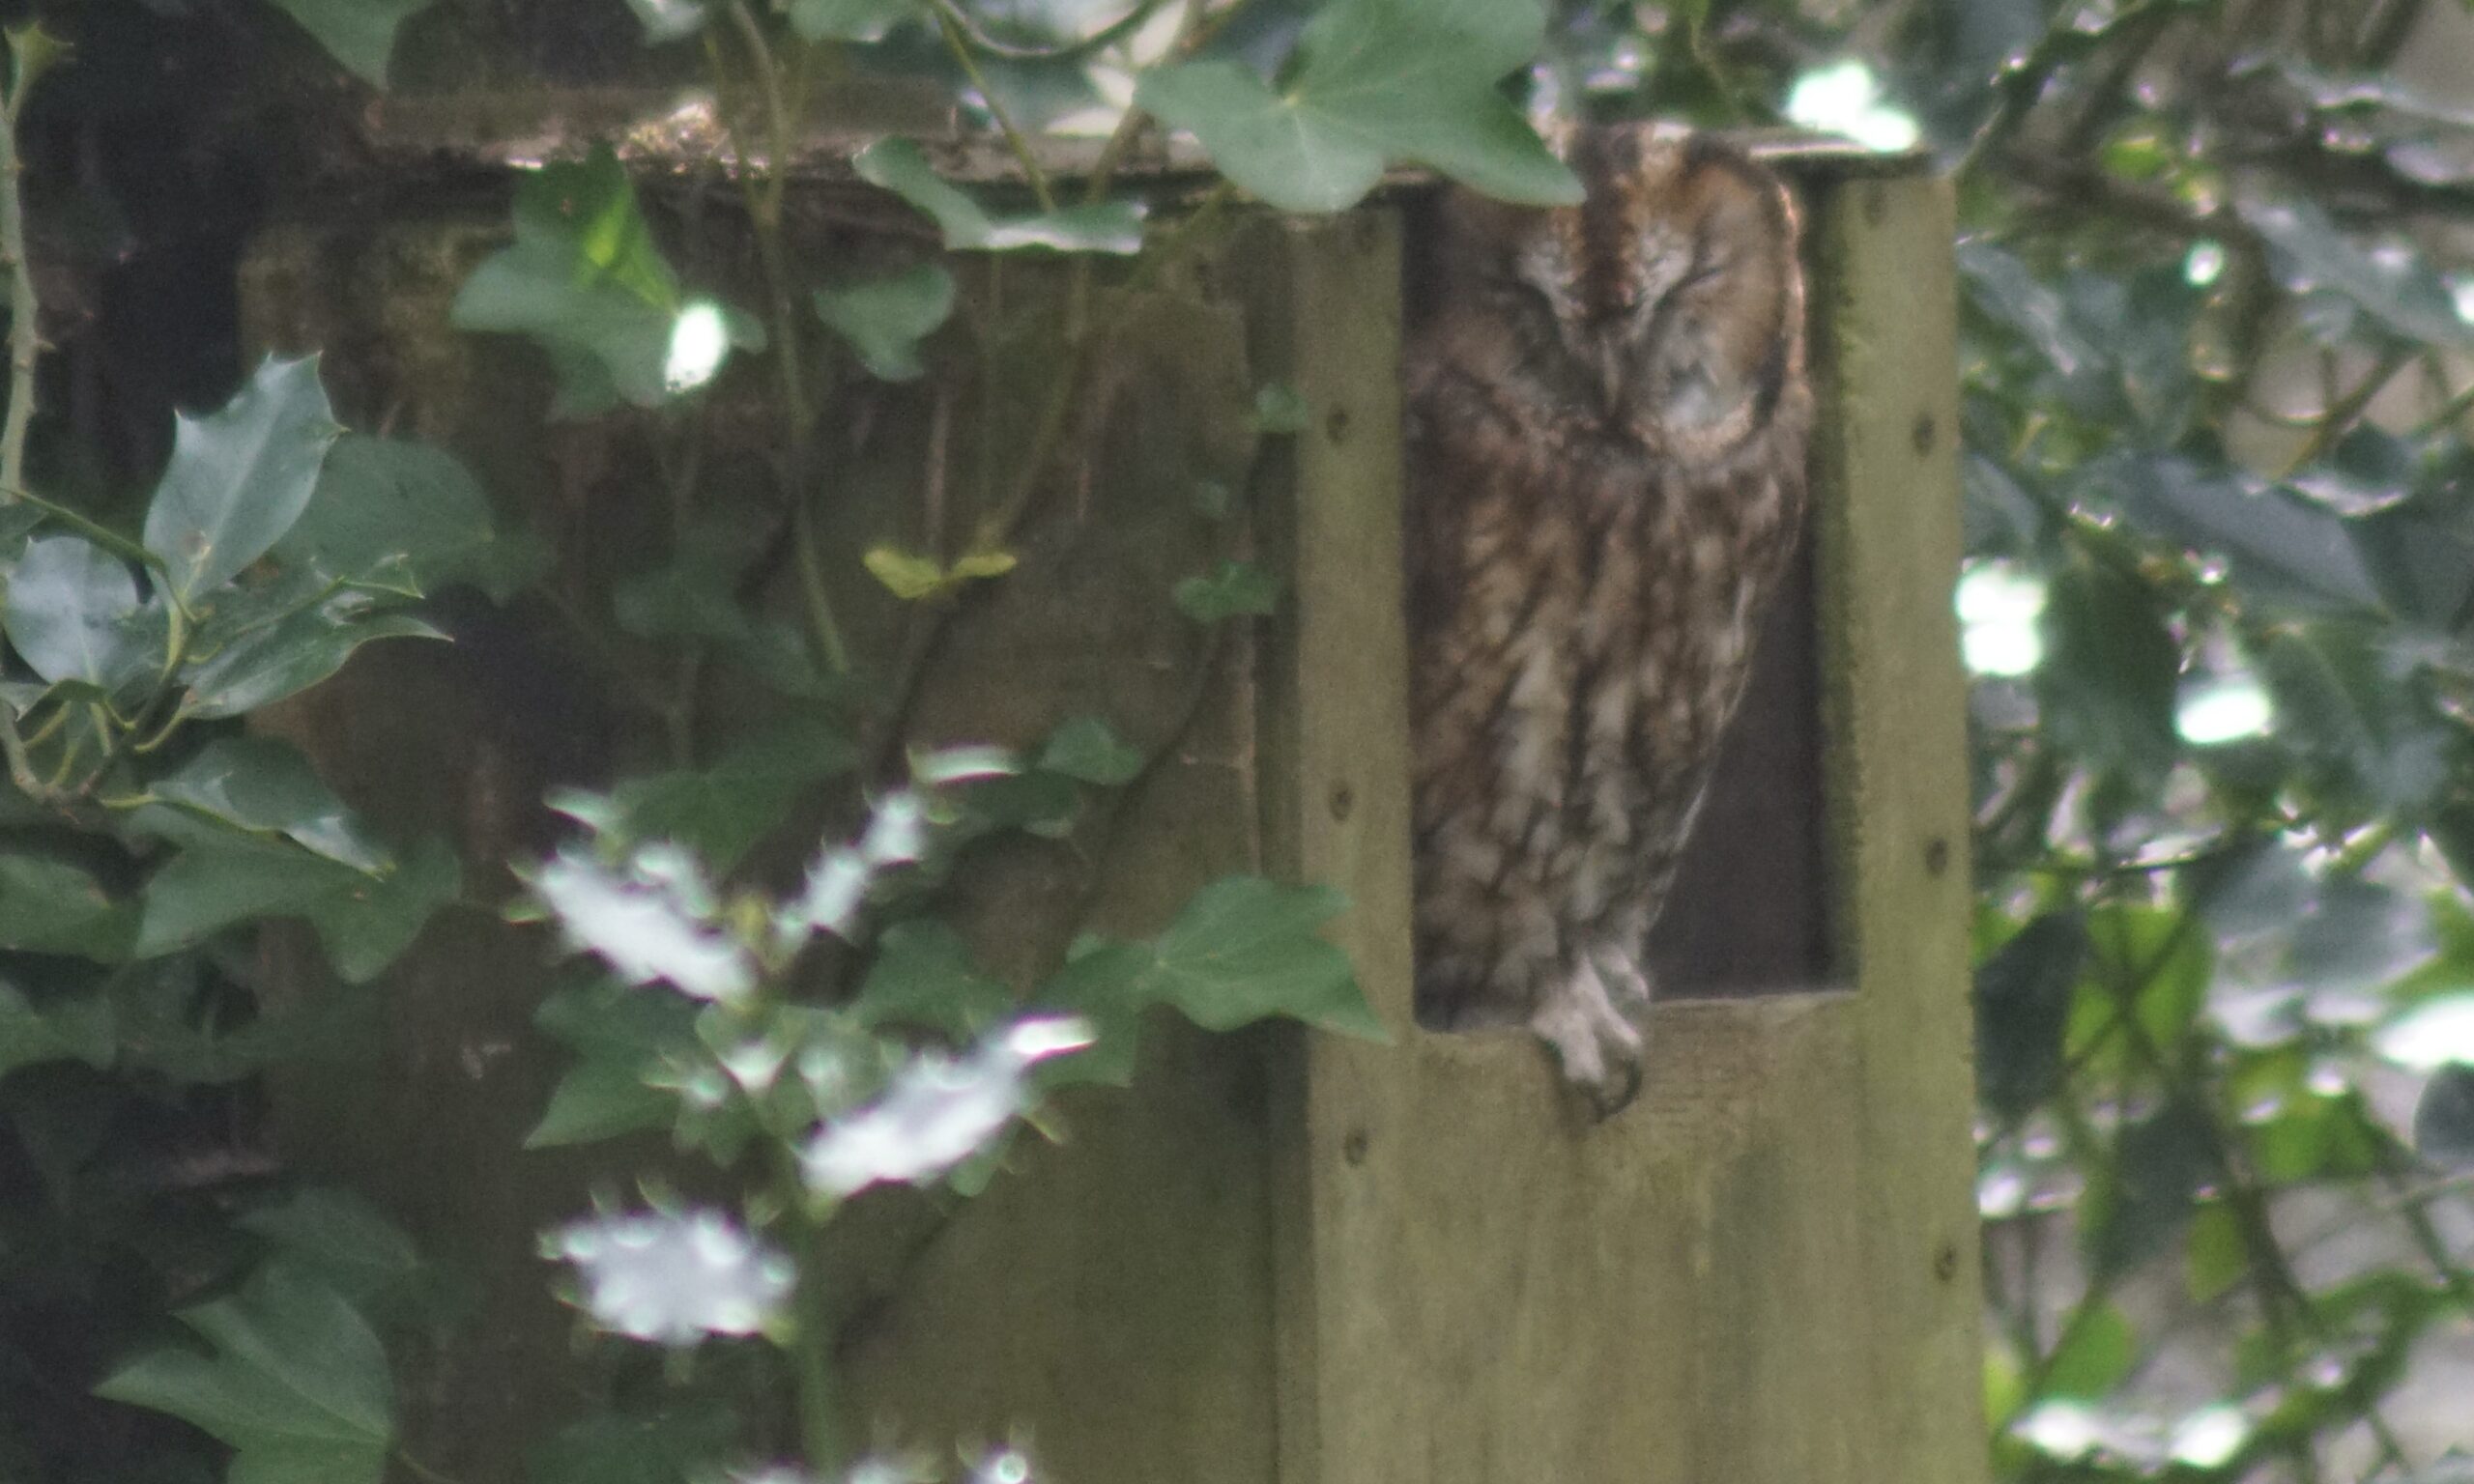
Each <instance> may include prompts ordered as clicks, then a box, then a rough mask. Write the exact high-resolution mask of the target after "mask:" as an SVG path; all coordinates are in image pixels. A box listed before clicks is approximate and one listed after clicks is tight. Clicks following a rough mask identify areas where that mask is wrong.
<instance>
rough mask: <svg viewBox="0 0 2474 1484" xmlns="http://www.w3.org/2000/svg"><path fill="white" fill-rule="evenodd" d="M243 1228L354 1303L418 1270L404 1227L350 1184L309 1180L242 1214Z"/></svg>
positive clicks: (364, 1303)
mask: <svg viewBox="0 0 2474 1484" xmlns="http://www.w3.org/2000/svg"><path fill="white" fill-rule="evenodd" d="M237 1224H238V1225H239V1226H240V1227H241V1228H242V1229H243V1230H245V1231H251V1232H255V1233H257V1234H258V1235H259V1236H261V1237H264V1238H265V1239H267V1240H268V1241H271V1242H273V1243H274V1244H275V1246H276V1247H277V1248H278V1249H279V1250H280V1251H282V1252H283V1253H284V1254H285V1255H287V1256H288V1257H290V1258H291V1259H292V1260H294V1261H296V1262H299V1263H302V1264H304V1265H306V1266H307V1267H308V1268H309V1269H310V1270H313V1271H314V1272H315V1273H316V1275H317V1276H318V1277H319V1278H320V1279H322V1280H323V1281H325V1282H326V1283H327V1284H328V1285H329V1286H330V1287H331V1288H332V1289H334V1291H335V1292H336V1293H337V1294H338V1295H340V1296H342V1298H343V1299H344V1301H346V1302H347V1303H350V1304H352V1305H354V1306H355V1307H356V1308H361V1309H366V1308H367V1306H368V1305H369V1304H370V1303H371V1302H373V1301H374V1300H376V1299H380V1298H381V1297H382V1296H383V1295H385V1294H386V1293H387V1292H388V1290H390V1289H393V1288H396V1287H398V1286H399V1285H401V1284H403V1283H405V1282H406V1281H407V1280H409V1279H410V1278H411V1277H412V1276H413V1275H414V1274H415V1273H416V1272H417V1271H419V1270H420V1254H419V1253H418V1252H417V1251H416V1250H415V1249H414V1247H413V1240H412V1239H411V1238H410V1237H407V1236H405V1235H404V1233H403V1230H402V1228H400V1227H398V1226H396V1225H395V1223H394V1222H392V1221H390V1220H388V1218H387V1216H386V1214H385V1213H383V1212H381V1211H379V1209H378V1208H377V1207H375V1206H372V1205H371V1204H369V1203H368V1202H367V1201H365V1200H362V1199H361V1198H360V1196H358V1195H355V1194H353V1193H352V1192H351V1191H349V1190H337V1189H331V1188H326V1187H321V1186H315V1185H313V1186H310V1187H308V1188H305V1189H302V1190H296V1191H294V1192H293V1193H292V1194H291V1195H290V1196H288V1197H286V1198H285V1199H283V1200H282V1201H280V1202H277V1203H275V1204H273V1205H271V1206H261V1207H259V1208H257V1209H256V1210H254V1211H251V1212H249V1213H246V1214H245V1215H243V1216H242V1217H241V1218H240V1220H239V1222H238V1223H237Z"/></svg>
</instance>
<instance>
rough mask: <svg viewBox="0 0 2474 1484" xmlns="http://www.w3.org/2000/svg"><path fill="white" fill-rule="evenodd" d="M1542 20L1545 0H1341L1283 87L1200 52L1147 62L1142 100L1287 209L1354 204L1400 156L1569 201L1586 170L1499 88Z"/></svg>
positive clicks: (1512, 193)
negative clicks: (1541, 135)
mask: <svg viewBox="0 0 2474 1484" xmlns="http://www.w3.org/2000/svg"><path fill="white" fill-rule="evenodd" d="M1545 21H1546V17H1545V14H1544V9H1543V7H1542V6H1541V5H1540V4H1539V0H1423V3H1411V0H1335V3H1333V4H1330V5H1327V6H1325V7H1323V8H1322V9H1321V10H1319V11H1317V12H1315V14H1314V16H1313V18H1312V19H1310V20H1309V21H1308V22H1307V24H1306V28H1305V31H1304V33H1303V34H1302V35H1301V36H1300V37H1299V39H1298V43H1297V51H1296V55H1295V56H1294V57H1293V58H1292V59H1291V61H1290V63H1289V65H1288V66H1287V68H1285V69H1284V70H1283V71H1282V74H1281V76H1280V82H1279V85H1278V86H1277V87H1273V86H1269V85H1266V84H1265V83H1264V82H1263V81H1262V79H1261V78H1260V77H1258V76H1257V75H1255V73H1254V72H1253V71H1251V69H1249V68H1248V67H1247V66H1246V65H1245V64H1244V63H1241V62H1237V61H1204V62H1191V63H1185V64H1182V65H1178V66H1173V67H1168V68H1164V69H1161V70H1158V71H1151V72H1148V73H1145V74H1144V75H1143V77H1142V81H1141V86H1140V89H1139V90H1138V91H1137V92H1136V101H1137V102H1138V103H1140V105H1141V106H1142V107H1144V108H1147V109H1149V110H1150V111H1151V112H1153V113H1155V114H1157V115H1159V116H1160V118H1161V119H1162V120H1164V121H1165V122H1166V123H1168V124H1170V125H1172V126H1174V127H1176V128H1185V129H1191V130H1192V131H1193V132H1194V136H1195V137H1196V138H1198V139H1200V140H1201V141H1202V143H1203V146H1204V148H1206V149H1208V150H1210V151H1211V155H1212V159H1213V161H1214V162H1215V163H1216V164H1218V165H1219V166H1220V168H1221V169H1222V170H1223V171H1225V172H1226V173H1227V175H1228V178H1229V179H1230V180H1233V181H1235V182H1236V183H1237V184H1238V185H1243V186H1244V187H1246V189H1248V190H1249V191H1251V192H1252V193H1253V194H1255V195H1257V196H1260V197H1261V198H1262V199H1263V200H1265V201H1268V202H1270V203H1271V204H1272V205H1274V206H1277V207H1280V208H1281V209H1282V210H1285V211H1292V212H1336V211H1339V210H1341V209H1342V208H1345V207H1349V206H1353V205H1355V204H1356V203H1357V202H1358V201H1359V200H1360V199H1361V198H1362V197H1364V196H1365V195H1366V192H1367V191H1368V190H1371V189H1372V188H1373V187H1374V184H1375V182H1376V181H1377V180H1378V179H1380V178H1381V176H1382V174H1383V167H1384V166H1385V165H1386V164H1388V163H1391V162H1393V161H1395V160H1409V161H1414V162H1416V163H1419V164H1423V165H1429V166H1431V167H1433V168H1434V169H1437V170H1440V171H1442V172H1444V173H1445V174H1447V175H1450V176H1453V177H1455V178H1457V179H1459V180H1462V181H1465V182H1467V183H1468V184H1470V185H1475V186H1477V187H1478V188H1479V189H1481V190H1483V191H1485V192H1487V193H1488V194H1490V195H1497V196H1502V197H1504V198H1506V199H1508V200H1514V201H1524V202H1530V203H1534V204H1538V205H1548V206H1569V205H1571V204H1573V203H1574V202H1577V201H1578V200H1579V199H1580V184H1579V182H1578V181H1576V180H1575V179H1574V178H1573V177H1572V174H1571V172H1570V171H1568V170H1567V169H1566V168H1564V166H1563V164H1562V163H1561V162H1560V161H1558V160H1557V159H1556V158H1555V157H1553V156H1552V155H1550V154H1548V153H1547V151H1546V149H1545V147H1544V146H1543V145H1541V144H1540V143H1539V139H1538V136H1537V134H1536V133H1535V132H1533V131H1532V130H1531V129H1530V128H1529V126H1528V125H1527V124H1525V123H1523V122H1522V121H1521V118H1520V115H1519V113H1518V111H1517V110H1515V109H1514V108H1513V107H1512V106H1511V104H1510V102H1508V101H1507V100H1505V99H1504V98H1503V97H1502V95H1501V94H1499V93H1498V92H1497V91H1496V90H1495V84H1496V83H1497V82H1498V81H1499V80H1500V79H1501V78H1502V77H1503V75H1504V74H1505V73H1506V72H1509V71H1512V70H1513V69H1515V68H1518V67H1521V66H1524V65H1525V64H1527V63H1528V62H1529V60H1530V59H1531V58H1532V57H1534V56H1536V55H1537V53H1538V47H1539V41H1540V39H1541V37H1542V35H1543V32H1544V28H1545Z"/></svg>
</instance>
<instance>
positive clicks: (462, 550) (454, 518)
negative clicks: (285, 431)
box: [274, 433, 547, 603]
mask: <svg viewBox="0 0 2474 1484" xmlns="http://www.w3.org/2000/svg"><path fill="white" fill-rule="evenodd" d="M274 550H275V556H276V557H277V558H279V559H282V560H286V561H296V562H302V563H305V564H308V565H311V566H314V567H315V568H317V569H318V570H320V571H323V572H326V573H328V574H330V575H331V576H334V577H339V578H351V579H363V578H369V577H372V576H376V575H379V574H383V573H386V572H388V571H392V570H396V569H397V568H398V567H400V568H401V569H403V570H407V571H409V572H410V573H411V574H412V577H413V580H414V582H415V583H416V584H417V585H418V586H419V588H420V590H421V591H423V592H435V591H437V590H438V589H440V588H442V587H445V586H447V585H451V584H454V583H470V584H472V585H474V586H475V587H478V588H479V589H481V591H483V592H485V593H488V594H489V595H490V597H491V598H493V599H495V600H497V601H499V602H502V603H503V602H505V601H506V600H507V599H508V598H509V597H511V596H513V595H514V594H515V592H516V590H517V589H519V588H521V587H523V586H525V585H528V584H530V583H531V582H532V579H533V578H534V576H536V575H537V574H538V573H539V571H540V570H541V568H542V566H543V564H544V563H545V562H546V560H547V553H546V552H545V551H544V550H543V548H542V547H541V546H540V544H539V543H538V542H535V541H532V540H531V539H529V538H519V537H509V536H503V535H501V534H500V533H499V531H498V529H497V526H496V520H495V517H494V516H493V513H492V511H491V509H490V501H489V497H488V496H486V495H484V494H482V493H481V487H480V485H479V484H478V483H477V482H475V480H474V478H473V475H472V474H471V473H470V472H469V471H467V470H466V469H465V468H464V466H463V465H462V464H461V463H459V462H457V460H456V458H455V457H454V455H452V454H450V453H448V452H446V450H445V449H443V448H439V447H436V446H434V445H432V444H429V443H416V442H402V441H399V440H394V439H384V438H364V437H361V436H360V435H358V434H350V433H348V434H346V435H344V437H343V438H342V439H341V440H339V441H338V442H336V444H335V446H334V447H333V448H332V449H331V451H329V453H328V454H327V462H326V466H325V468H324V469H322V470H321V471H319V475H318V484H317V489H316V492H315V493H314V494H313V495H311V496H310V499H309V504H308V508H307V509H305V510H303V511H302V515H301V519H300V520H299V521H298V522H296V523H295V524H294V526H293V528H292V529H291V530H290V531H289V532H288V533H287V534H286V535H285V536H284V538H283V539H282V540H281V541H279V542H277V543H276V544H275V549H274Z"/></svg>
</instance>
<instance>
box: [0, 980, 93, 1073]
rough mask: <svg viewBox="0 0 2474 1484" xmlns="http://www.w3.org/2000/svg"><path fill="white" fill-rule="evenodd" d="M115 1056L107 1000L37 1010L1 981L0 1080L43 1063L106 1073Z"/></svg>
mask: <svg viewBox="0 0 2474 1484" xmlns="http://www.w3.org/2000/svg"><path fill="white" fill-rule="evenodd" d="M118 1050H119V1037H118V1034H117V1028H116V1026H115V1025H114V1022H113V1015H112V1004H111V1001H110V1000H108V999H106V998H104V997H103V996H101V995H99V994H89V995H74V996H70V997H67V998H63V999H60V1000H58V1001H57V1002H55V1003H50V1004H45V1005H43V1006H41V1007H37V1006H36V1005H35V1004H34V1003H33V1002H31V1001H29V1000H28V999H27V998H26V996H25V994H24V993H23V992H22V991H20V990H19V989H18V988H17V986H16V985H12V984H9V983H8V982H6V981H0V1077H5V1076H7V1075H8V1074H9V1073H10V1072H12V1071H14V1070H16V1069H18V1068H20V1067H32V1066H35V1065H38V1064H39V1063H43V1062H59V1061H78V1062H83V1063H85V1064H86V1065H87V1066H89V1067H99V1068H100V1067H108V1066H110V1065H111V1064H112V1057H113V1056H114V1054H115V1053H117V1051H118Z"/></svg>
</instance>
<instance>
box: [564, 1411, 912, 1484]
mask: <svg viewBox="0 0 2474 1484" xmlns="http://www.w3.org/2000/svg"><path fill="white" fill-rule="evenodd" d="M737 1439H738V1418H737V1417H736V1415H734V1413H732V1412H731V1410H730V1409H729V1408H728V1407H726V1406H721V1405H717V1404H705V1405H703V1406H698V1407H694V1408H688V1409H682V1410H680V1411H676V1412H664V1413H654V1414H652V1415H649V1416H633V1415H624V1416H622V1415H616V1414H613V1415H608V1416H598V1417H588V1418H587V1419H585V1420H584V1421H582V1422H575V1423H571V1424H569V1425H568V1426H566V1427H562V1428H561V1429H560V1430H559V1431H557V1432H556V1433H553V1434H551V1435H550V1437H548V1438H547V1439H545V1440H543V1441H541V1442H539V1443H536V1444H535V1445H534V1446H533V1447H532V1449H531V1450H530V1451H529V1452H528V1453H527V1454H526V1455H525V1460H524V1471H525V1474H526V1476H527V1477H528V1478H530V1479H532V1484H690V1481H691V1480H698V1479H704V1478H707V1477H709V1476H710V1473H709V1471H710V1470H711V1468H712V1464H713V1460H714V1459H716V1458H719V1457H722V1456H723V1455H725V1454H726V1453H728V1452H729V1451H730V1449H731V1447H732V1444H733V1443H734V1442H735V1441H737ZM854 1477H855V1475H854ZM883 1484H893V1481H890V1480H887V1481H883Z"/></svg>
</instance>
